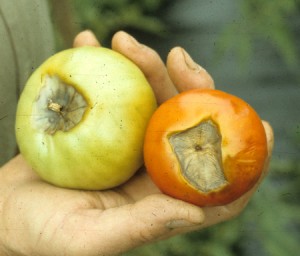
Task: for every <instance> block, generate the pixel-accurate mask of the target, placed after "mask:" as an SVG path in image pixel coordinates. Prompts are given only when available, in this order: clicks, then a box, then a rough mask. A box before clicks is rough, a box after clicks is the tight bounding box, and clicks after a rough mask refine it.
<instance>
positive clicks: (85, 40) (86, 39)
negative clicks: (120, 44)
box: [73, 30, 100, 47]
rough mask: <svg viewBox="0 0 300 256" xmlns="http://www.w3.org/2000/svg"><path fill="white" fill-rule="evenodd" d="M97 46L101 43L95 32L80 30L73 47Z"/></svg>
mask: <svg viewBox="0 0 300 256" xmlns="http://www.w3.org/2000/svg"><path fill="white" fill-rule="evenodd" d="M81 46H95V47H99V46H100V43H99V41H98V40H97V38H96V36H95V35H94V33H93V32H92V31H90V30H85V31H82V32H80V33H79V34H78V35H77V36H76V37H75V39H74V42H73V47H81Z"/></svg>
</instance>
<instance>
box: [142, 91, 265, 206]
mask: <svg viewBox="0 0 300 256" xmlns="http://www.w3.org/2000/svg"><path fill="white" fill-rule="evenodd" d="M208 119H209V120H212V121H213V122H214V123H215V124H217V126H218V129H219V132H220V134H221V137H222V139H221V151H222V165H223V172H224V175H225V177H226V180H227V181H228V184H227V185H226V186H223V187H221V188H220V189H216V190H214V191H210V192H202V191H200V190H199V189H196V188H195V187H194V186H192V185H191V184H190V183H189V182H188V180H187V179H186V178H185V177H184V176H183V174H182V171H181V167H180V164H179V161H178V159H177V157H176V154H175V153H174V150H173V148H172V146H171V145H170V143H169V139H168V138H169V137H170V135H171V134H174V133H176V132H180V131H185V130H187V129H190V128H191V127H194V126H196V125H197V124H199V123H201V122H202V121H204V120H208ZM266 158H267V141H266V134H265V130H264V127H263V124H262V122H261V119H260V118H259V116H258V115H257V114H256V112H255V111H254V110H253V109H252V108H251V107H250V106H249V105H248V104H247V103H246V102H244V101H243V100H241V99H239V98H237V97H235V96H233V95H230V94H228V93H225V92H222V91H219V90H212V89H194V90H189V91H186V92H183V93H180V94H178V95H177V96H175V97H173V98H172V99H170V100H168V101H166V102H165V103H163V104H162V105H161V106H160V107H159V108H158V109H157V110H156V112H155V113H154V114H153V116H152V118H151V120H150V122H149V124H148V128H147V131H146V136H145V141H144V161H145V165H146V168H147V171H148V173H149V175H150V177H151V178H152V179H153V181H154V183H155V184H156V185H157V186H158V187H159V188H160V189H161V191H162V192H163V193H165V194H167V195H170V196H172V197H175V198H178V199H181V200H184V201H187V202H190V203H193V204H195V205H198V206H216V205H224V204H228V203H230V202H232V201H234V200H236V199H237V198H239V197H240V196H241V195H243V194H244V193H246V192H247V191H249V190H250V189H251V188H252V187H253V186H254V184H255V183H256V182H257V181H258V179H259V177H260V176H261V174H262V171H263V168H264V165H265V160H266Z"/></svg>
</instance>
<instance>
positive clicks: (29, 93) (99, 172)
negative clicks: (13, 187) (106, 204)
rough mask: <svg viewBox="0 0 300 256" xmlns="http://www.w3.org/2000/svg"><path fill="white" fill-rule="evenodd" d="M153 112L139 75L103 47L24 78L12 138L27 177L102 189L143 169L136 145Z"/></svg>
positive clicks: (67, 56)
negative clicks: (34, 175) (28, 167)
mask: <svg viewBox="0 0 300 256" xmlns="http://www.w3.org/2000/svg"><path fill="white" fill-rule="evenodd" d="M155 109H156V100H155V96H154V94H153V91H152V89H151V87H150V85H149V84H148V82H147V80H146V78H145V77H144V75H143V73H142V72H141V70H140V69H139V68H138V67H137V66H136V65H135V64H133V63H132V62H131V61H130V60H128V59H127V58H125V57H124V56H123V55H121V54H119V53H117V52H114V51H112V50H110V49H106V48H103V47H101V48H97V47H88V46H86V47H80V48H74V49H68V50H65V51H62V52H59V53H57V54H55V55H53V56H52V57H50V58H49V59H48V60H46V61H45V62H44V63H43V64H42V65H41V66H40V67H39V68H38V69H37V70H36V71H35V72H34V73H33V74H32V75H31V77H30V78H29V80H28V81H27V83H26V86H25V88H24V90H23V92H22V95H21V97H20V100H19V103H18V108H17V118H16V137H17V142H18V145H19V149H20V152H21V154H22V155H23V156H24V158H25V159H26V161H27V162H28V163H29V164H30V165H31V167H32V168H33V170H34V171H36V173H38V174H39V175H40V177H41V178H43V179H44V180H45V181H48V182H49V183H52V184H54V185H57V186H60V187H65V188H75V189H87V190H100V189H108V188H112V187H115V186H118V185H120V184H122V183H124V182H125V181H127V180H128V179H129V178H130V177H131V176H132V175H133V174H134V173H135V172H136V171H137V170H138V169H139V168H140V166H141V165H142V163H143V153H142V148H143V140H144V135H145V130H146V127H147V124H148V121H149V119H150V117H151V115H152V113H153V112H154V110H155Z"/></svg>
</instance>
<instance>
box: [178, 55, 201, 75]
mask: <svg viewBox="0 0 300 256" xmlns="http://www.w3.org/2000/svg"><path fill="white" fill-rule="evenodd" d="M181 51H182V55H183V57H184V61H185V63H186V65H187V66H188V68H189V69H191V70H193V71H194V72H196V73H200V71H201V70H202V69H203V68H202V67H201V66H200V65H198V64H197V63H196V62H195V61H194V60H193V59H192V58H191V56H190V55H189V54H188V53H187V52H186V51H185V50H183V49H181Z"/></svg>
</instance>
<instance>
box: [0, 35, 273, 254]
mask: <svg viewBox="0 0 300 256" xmlns="http://www.w3.org/2000/svg"><path fill="white" fill-rule="evenodd" d="M82 45H94V46H100V44H99V42H98V41H97V40H96V38H95V37H94V36H93V34H91V33H90V32H83V33H81V34H79V35H78V36H77V38H76V39H75V42H74V46H75V47H79V46H82ZM112 48H113V49H114V50H116V51H118V52H120V53H122V54H123V55H125V56H127V57H128V58H130V59H131V60H132V61H134V62H135V63H136V64H137V65H138V66H139V67H140V68H141V69H142V70H143V72H144V74H145V76H146V77H147V78H148V80H149V82H150V84H151V85H152V87H153V90H154V92H155V94H156V97H157V101H158V103H162V102H163V101H165V100H166V99H168V98H170V97H172V96H174V95H175V94H176V93H177V91H182V90H186V89H189V88H195V87H196V88H197V87H210V88H212V87H213V86H214V85H213V80H212V79H211V77H210V75H209V74H208V73H207V72H206V71H205V70H203V69H202V68H201V67H200V66H198V65H196V64H194V63H193V62H192V61H191V59H190V57H189V56H188V55H187V54H186V53H185V52H184V51H183V49H181V48H174V49H173V50H172V51H171V52H170V54H169V57H168V61H167V65H166V66H165V65H164V63H163V62H162V61H161V59H160V58H159V56H158V55H157V53H155V51H153V50H152V49H150V48H148V47H146V46H143V45H140V44H138V43H137V42H136V41H135V40H134V39H132V38H131V37H130V36H129V35H128V34H126V33H124V32H119V33H117V34H116V35H115V36H114V38H113V42H112ZM186 61H187V62H188V63H189V64H186ZM186 85H189V86H190V87H189V88H186V87H185V86H186ZM264 125H265V128H266V132H267V136H268V142H269V154H271V149H272V145H273V136H272V130H271V128H270V126H269V125H268V124H267V123H264ZM266 171H267V163H266V168H265V172H264V175H263V177H264V176H265V174H266ZM263 177H262V178H263ZM257 186H258V184H257ZM257 186H256V187H255V188H253V189H252V190H251V191H249V192H248V193H247V194H245V195H244V196H242V197H241V198H240V199H238V200H236V201H235V202H233V203H231V204H229V205H226V206H219V207H209V208H202V209H201V208H199V207H197V206H194V205H191V204H188V203H185V202H182V201H180V200H176V199H173V198H170V197H168V196H166V195H163V194H161V193H160V191H159V190H158V189H157V188H156V186H155V185H154V184H153V183H152V182H151V180H150V178H149V177H148V175H147V174H146V172H145V171H144V170H142V169H141V170H140V171H138V173H137V174H136V175H135V176H134V177H133V178H132V179H131V180H130V181H128V182H127V183H126V184H124V185H122V186H120V187H118V188H115V189H112V190H107V191H94V192H91V191H79V190H69V189H62V188H58V187H55V186H52V185H50V184H48V183H45V182H44V181H42V180H41V179H40V178H39V177H38V176H37V175H36V174H35V173H34V172H33V171H32V170H31V168H30V166H28V165H27V164H26V162H25V161H24V159H23V157H22V156H20V155H19V156H17V157H16V158H14V159H12V160H11V161H10V162H9V163H7V164H6V165H5V166H3V167H2V168H1V171H0V195H1V197H0V227H1V228H0V252H1V255H57V256H59V255H72V256H76V255H115V254H118V253H121V252H125V251H128V250H130V249H132V248H134V247H137V246H140V245H143V244H145V243H149V242H153V241H158V240H160V239H164V238H167V237H170V236H173V235H176V234H180V233H184V232H189V231H193V230H196V229H201V228H204V227H207V226H210V225H213V224H216V223H218V222H221V221H224V220H227V219H230V218H232V217H234V216H236V215H238V214H239V213H240V212H241V211H242V210H243V208H244V207H245V205H246V204H247V202H248V200H249V199H250V197H251V195H252V194H253V193H254V192H255V190H256V189H257Z"/></svg>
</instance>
